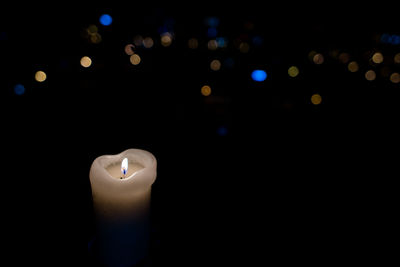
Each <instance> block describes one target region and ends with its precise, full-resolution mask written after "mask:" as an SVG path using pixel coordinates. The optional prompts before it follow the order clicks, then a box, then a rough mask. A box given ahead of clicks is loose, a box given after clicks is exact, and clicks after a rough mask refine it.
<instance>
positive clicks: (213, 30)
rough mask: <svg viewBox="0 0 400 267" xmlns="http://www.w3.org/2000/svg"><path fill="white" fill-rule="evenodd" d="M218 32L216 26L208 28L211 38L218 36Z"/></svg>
mask: <svg viewBox="0 0 400 267" xmlns="http://www.w3.org/2000/svg"><path fill="white" fill-rule="evenodd" d="M217 34H218V31H217V29H216V28H213V27H210V28H208V30H207V36H208V37H209V38H214V37H216V36H217Z"/></svg>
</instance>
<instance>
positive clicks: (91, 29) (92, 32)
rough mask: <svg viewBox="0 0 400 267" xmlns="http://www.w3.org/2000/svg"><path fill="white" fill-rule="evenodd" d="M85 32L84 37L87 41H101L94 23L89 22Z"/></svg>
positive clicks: (94, 42) (95, 42) (96, 42)
mask: <svg viewBox="0 0 400 267" xmlns="http://www.w3.org/2000/svg"><path fill="white" fill-rule="evenodd" d="M86 34H87V35H86V37H87V38H88V39H89V42H91V43H93V44H98V43H100V42H101V41H102V37H101V35H100V33H99V29H98V28H97V26H96V25H94V24H91V25H89V26H88V27H87V28H86Z"/></svg>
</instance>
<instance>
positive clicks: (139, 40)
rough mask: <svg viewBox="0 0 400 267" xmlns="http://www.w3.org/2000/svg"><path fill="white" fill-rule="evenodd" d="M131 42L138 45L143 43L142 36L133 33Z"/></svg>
mask: <svg viewBox="0 0 400 267" xmlns="http://www.w3.org/2000/svg"><path fill="white" fill-rule="evenodd" d="M133 43H134V44H135V46H137V47H140V46H141V45H142V44H143V36H141V35H135V37H133Z"/></svg>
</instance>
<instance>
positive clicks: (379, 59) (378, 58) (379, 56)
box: [371, 52, 383, 64]
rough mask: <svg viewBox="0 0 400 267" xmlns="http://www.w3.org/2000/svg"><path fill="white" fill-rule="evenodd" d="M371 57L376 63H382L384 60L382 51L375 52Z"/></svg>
mask: <svg viewBox="0 0 400 267" xmlns="http://www.w3.org/2000/svg"><path fill="white" fill-rule="evenodd" d="M371 59H372V62H374V63H376V64H380V63H382V62H383V55H382V53H380V52H376V53H374V54H373V56H372V58H371Z"/></svg>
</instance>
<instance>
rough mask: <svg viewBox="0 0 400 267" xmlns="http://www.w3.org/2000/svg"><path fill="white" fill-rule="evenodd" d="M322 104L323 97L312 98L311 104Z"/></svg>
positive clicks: (315, 96) (317, 95) (313, 96)
mask: <svg viewBox="0 0 400 267" xmlns="http://www.w3.org/2000/svg"><path fill="white" fill-rule="evenodd" d="M321 102H322V97H321V95H320V94H313V95H312V96H311V103H312V104H314V105H319V104H321Z"/></svg>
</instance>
